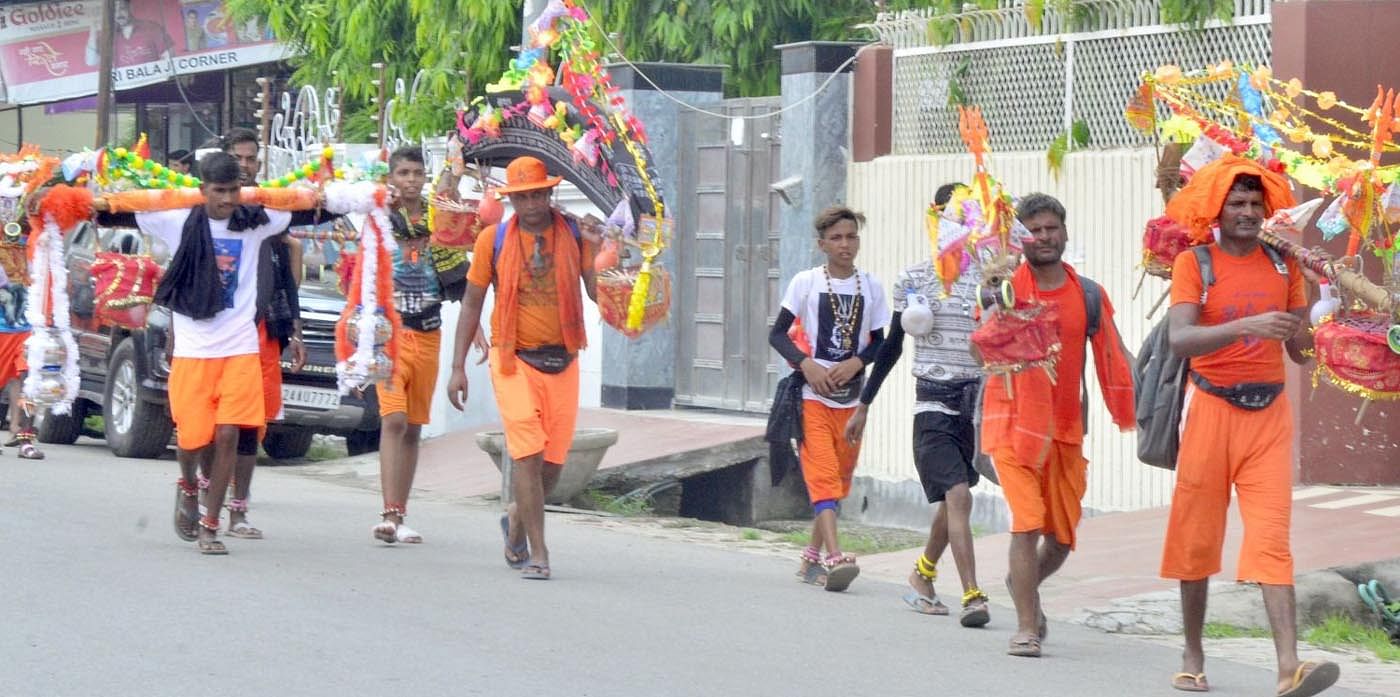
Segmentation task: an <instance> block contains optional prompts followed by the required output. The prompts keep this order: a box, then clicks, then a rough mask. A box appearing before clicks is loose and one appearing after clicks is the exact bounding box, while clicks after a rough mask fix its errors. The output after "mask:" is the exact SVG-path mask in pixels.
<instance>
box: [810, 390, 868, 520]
mask: <svg viewBox="0 0 1400 697" xmlns="http://www.w3.org/2000/svg"><path fill="white" fill-rule="evenodd" d="M855 411H856V410H855V407H854V406H852V407H849V408H844V409H838V408H835V407H829V406H827V405H825V404H822V403H821V402H818V401H816V400H812V399H807V400H803V402H802V447H801V449H800V451H799V453H798V455H799V456H800V457H801V459H802V479H803V480H804V481H806V482H807V497H808V498H809V499H811V501H812V503H817V502H818V501H840V500H841V499H844V498H846V496H847V495H848V494H850V493H851V478H852V477H853V476H854V475H855V471H856V459H857V458H859V457H860V445H851V444H850V442H848V441H847V440H846V422H847V421H849V420H850V419H851V414H854V413H855Z"/></svg>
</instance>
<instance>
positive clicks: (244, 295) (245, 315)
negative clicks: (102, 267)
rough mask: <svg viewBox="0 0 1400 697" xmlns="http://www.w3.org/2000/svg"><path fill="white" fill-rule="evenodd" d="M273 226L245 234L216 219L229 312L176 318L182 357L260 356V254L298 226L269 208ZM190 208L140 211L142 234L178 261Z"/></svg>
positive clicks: (216, 245) (212, 227) (138, 221)
mask: <svg viewBox="0 0 1400 697" xmlns="http://www.w3.org/2000/svg"><path fill="white" fill-rule="evenodd" d="M266 213H267V218H268V222H267V224H266V225H262V226H259V227H255V228H252V229H249V230H244V231H242V232H229V230H228V221H227V220H212V219H211V220H210V221H209V232H210V234H211V235H212V237H213V238H214V260H215V263H216V264H217V265H218V268H219V281H220V283H222V284H223V288H224V309H223V310H220V311H219V313H218V314H216V315H214V316H213V317H210V318H209V319H194V318H193V317H189V316H187V315H182V314H180V313H178V312H173V313H171V314H172V315H173V326H174V329H175V350H174V352H173V355H174V356H175V357H176V358H226V357H228V356H243V355H247V354H250V353H257V352H258V328H257V326H256V325H254V324H253V319H254V318H255V317H257V313H258V308H257V302H258V252H259V250H260V249H261V248H262V244H263V241H265V240H266V239H267V238H269V237H273V236H276V235H279V234H281V232H282V231H283V230H286V229H287V226H288V225H290V224H291V222H292V214H291V213H288V212H286V211H275V210H271V209H267V210H266ZM189 217H190V211H189V209H179V210H173V211H159V212H154V213H137V214H136V225H137V227H139V228H140V229H141V232H143V233H145V234H147V235H150V236H151V237H153V238H155V239H158V240H160V241H162V242H164V243H165V246H166V248H167V249H169V250H170V258H171V259H174V258H175V252H176V251H178V249H179V246H180V244H181V241H182V240H181V238H182V236H183V234H184V229H185V220H186V219H188V218H189Z"/></svg>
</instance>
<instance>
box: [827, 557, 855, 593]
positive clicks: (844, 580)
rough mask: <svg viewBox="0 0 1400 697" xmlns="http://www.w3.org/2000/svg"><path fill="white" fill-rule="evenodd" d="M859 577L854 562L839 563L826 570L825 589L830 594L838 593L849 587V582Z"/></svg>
mask: <svg viewBox="0 0 1400 697" xmlns="http://www.w3.org/2000/svg"><path fill="white" fill-rule="evenodd" d="M859 575H860V567H859V566H856V563H855V562H854V561H845V560H843V561H841V562H840V563H838V564H836V565H835V566H833V567H831V568H830V569H827V570H826V589H827V590H829V591H831V592H832V593H840V592H841V591H844V590H846V589H847V588H850V587H851V582H853V581H855V580H856V577H857V576H859Z"/></svg>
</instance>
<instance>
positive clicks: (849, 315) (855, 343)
mask: <svg viewBox="0 0 1400 697" xmlns="http://www.w3.org/2000/svg"><path fill="white" fill-rule="evenodd" d="M864 222H865V216H863V215H861V214H859V213H857V212H855V211H853V210H851V209H849V208H846V207H844V206H832V207H830V208H827V209H826V210H823V211H822V212H821V213H820V214H819V215H818V216H817V219H816V221H815V222H814V223H813V224H814V226H815V227H816V231H817V247H818V248H819V249H821V251H822V253H824V254H825V255H826V263H825V264H823V265H821V266H818V267H816V268H813V269H808V270H806V271H803V272H801V273H799V274H797V275H796V276H794V277H793V279H792V282H791V283H789V284H788V288H787V292H786V293H785V294H784V296H783V307H782V310H781V311H779V313H778V318H777V321H775V322H774V323H773V330H772V332H771V333H770V334H769V337H768V342H769V344H771V345H772V346H773V348H774V349H775V350H777V351H778V353H779V354H780V355H782V357H783V358H786V359H787V360H788V363H790V364H791V365H792V366H793V367H794V368H796V369H797V370H798V371H800V373H801V376H802V379H803V380H804V381H805V382H806V385H805V386H804V387H803V388H802V399H801V400H800V401H801V411H802V416H801V424H802V443H801V449H800V459H801V462H802V478H803V480H804V481H805V482H806V484H807V495H808V498H810V499H811V501H812V510H813V514H814V520H813V522H812V541H811V544H809V545H808V546H807V548H806V549H805V550H803V552H802V566H801V568H800V569H799V570H798V575H799V577H801V579H802V580H804V581H806V582H808V583H814V584H819V585H824V586H825V587H826V589H827V590H829V591H843V590H845V589H846V588H848V587H850V585H851V581H853V580H855V577H856V576H857V575H859V574H860V567H858V566H856V563H855V557H853V556H851V555H849V554H844V553H842V552H841V546H840V543H839V542H838V541H837V536H836V512H837V510H836V509H837V505H838V502H840V501H841V500H842V499H844V498H846V496H847V495H848V494H849V493H850V491H851V478H852V476H853V475H854V474H855V468H856V458H857V456H859V454H860V443H859V441H851V440H847V439H846V437H845V430H846V422H847V420H849V419H850V418H851V414H852V413H853V412H854V411H855V407H856V405H857V404H858V402H859V398H860V392H861V386H862V384H863V383H864V378H865V366H866V365H869V364H870V363H872V362H873V361H874V360H875V355H876V353H877V352H878V351H879V348H880V342H881V341H882V340H883V338H884V332H885V327H887V326H889V323H890V308H889V306H888V305H887V304H886V303H885V291H884V289H883V288H882V287H881V286H880V282H879V281H877V280H875V277H874V276H871V275H870V274H868V273H864V272H861V271H858V270H857V269H856V266H855V261H856V254H857V253H859V252H860V227H861V225H862V224H863V223H864ZM794 320H796V321H798V322H800V324H801V329H800V330H799V331H798V332H795V333H797V334H798V335H799V336H798V339H799V340H800V341H801V343H802V344H804V345H805V346H799V345H798V342H797V341H794V339H793V337H791V336H789V329H790V328H792V327H793V322H794ZM823 549H825V550H826V556H825V557H822V556H821V551H822V550H823Z"/></svg>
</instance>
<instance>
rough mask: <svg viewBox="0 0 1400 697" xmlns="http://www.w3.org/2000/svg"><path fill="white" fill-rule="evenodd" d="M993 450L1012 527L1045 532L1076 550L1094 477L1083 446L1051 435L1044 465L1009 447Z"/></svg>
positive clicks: (1018, 530)
mask: <svg viewBox="0 0 1400 697" xmlns="http://www.w3.org/2000/svg"><path fill="white" fill-rule="evenodd" d="M991 455H992V464H993V465H995V466H996V470H997V478H998V479H1000V480H1001V488H1002V492H1003V493H1004V494H1005V496H1006V503H1007V506H1008V507H1009V508H1010V509H1011V532H1036V531H1040V532H1041V533H1043V534H1045V535H1049V536H1053V537H1054V538H1055V541H1056V542H1059V543H1060V544H1062V545H1068V546H1069V547H1070V549H1073V548H1074V544H1075V529H1076V528H1078V527H1079V518H1080V516H1081V514H1082V508H1081V506H1080V501H1081V500H1082V499H1083V498H1084V490H1085V489H1086V488H1087V486H1088V481H1089V480H1088V471H1089V461H1088V460H1086V459H1084V448H1083V445H1082V444H1080V443H1063V442H1061V441H1058V440H1052V441H1050V443H1049V445H1048V447H1047V451H1046V455H1045V459H1044V461H1042V462H1041V463H1039V464H1037V463H1028V462H1022V461H1021V459H1020V458H1019V457H1018V456H1017V455H1016V450H1015V449H1014V448H1012V447H1009V446H999V447H997V448H995V449H993V450H992V453H991Z"/></svg>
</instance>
